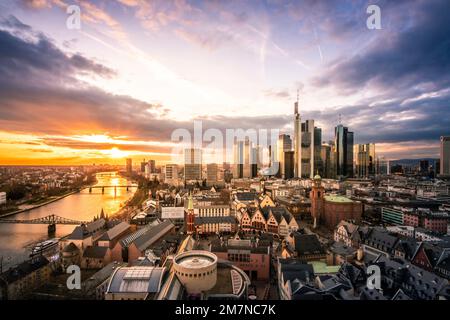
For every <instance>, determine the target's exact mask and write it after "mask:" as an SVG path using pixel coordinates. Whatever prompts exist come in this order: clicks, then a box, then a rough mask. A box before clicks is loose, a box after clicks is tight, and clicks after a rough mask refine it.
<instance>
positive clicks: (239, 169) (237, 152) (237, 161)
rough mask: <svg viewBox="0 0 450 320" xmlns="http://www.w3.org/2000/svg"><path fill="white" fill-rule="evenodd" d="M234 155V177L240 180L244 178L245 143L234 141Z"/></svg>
mask: <svg viewBox="0 0 450 320" xmlns="http://www.w3.org/2000/svg"><path fill="white" fill-rule="evenodd" d="M233 153H234V164H233V166H234V170H233V177H234V178H235V179H240V178H243V177H244V142H243V141H237V140H235V141H234V147H233Z"/></svg>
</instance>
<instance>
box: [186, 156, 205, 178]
mask: <svg viewBox="0 0 450 320" xmlns="http://www.w3.org/2000/svg"><path fill="white" fill-rule="evenodd" d="M201 179H202V150H200V149H193V148H191V149H185V150H184V180H185V181H190V180H201Z"/></svg>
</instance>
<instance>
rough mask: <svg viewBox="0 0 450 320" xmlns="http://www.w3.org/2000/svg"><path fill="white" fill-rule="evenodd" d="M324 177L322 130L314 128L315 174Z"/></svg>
mask: <svg viewBox="0 0 450 320" xmlns="http://www.w3.org/2000/svg"><path fill="white" fill-rule="evenodd" d="M316 172H318V173H319V175H321V176H322V177H323V176H324V169H323V161H322V129H321V128H318V127H314V172H313V173H314V174H316Z"/></svg>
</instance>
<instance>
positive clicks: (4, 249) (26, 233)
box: [0, 173, 136, 270]
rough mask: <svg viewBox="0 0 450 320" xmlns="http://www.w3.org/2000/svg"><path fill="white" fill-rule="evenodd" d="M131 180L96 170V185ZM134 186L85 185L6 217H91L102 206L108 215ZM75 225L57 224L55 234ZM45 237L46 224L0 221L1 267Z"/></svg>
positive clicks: (20, 258) (25, 254)
mask: <svg viewBox="0 0 450 320" xmlns="http://www.w3.org/2000/svg"><path fill="white" fill-rule="evenodd" d="M130 184H132V183H131V181H128V180H127V179H125V178H123V177H121V176H119V175H118V174H116V173H106V174H105V173H99V174H97V184H96V185H107V186H120V185H130ZM135 191H136V188H135V187H133V188H130V189H129V190H128V191H127V189H126V188H117V189H116V193H115V192H114V188H105V192H104V194H103V193H102V189H95V188H94V189H92V192H91V193H90V192H89V189H84V190H82V191H81V192H79V193H75V194H72V195H69V196H67V197H65V198H62V199H60V200H58V201H55V202H52V203H49V204H47V205H44V206H42V207H39V208H35V209H32V210H30V211H26V212H22V213H19V214H17V215H14V216H10V217H8V219H20V220H28V219H35V218H40V217H45V216H48V215H50V214H55V215H58V216H61V217H65V218H70V219H74V220H80V221H90V220H92V219H93V218H94V216H97V215H100V212H101V210H102V209H103V210H104V212H105V214H109V215H110V216H111V215H113V214H114V213H116V212H117V211H118V210H119V209H120V208H121V206H123V205H124V203H125V202H126V201H127V200H128V199H129V198H131V197H132V196H133V194H134V192H135ZM74 228H75V226H72V225H57V226H56V235H55V237H57V238H61V237H63V236H65V235H67V234H70V233H71V232H72V230H73V229H74ZM46 239H48V235H47V225H33V224H0V258H1V257H3V270H5V269H6V268H7V267H8V266H11V265H14V264H17V263H19V262H21V261H23V260H25V259H27V258H28V255H29V253H30V249H31V247H32V246H33V245H34V244H35V243H36V242H39V241H43V240H46Z"/></svg>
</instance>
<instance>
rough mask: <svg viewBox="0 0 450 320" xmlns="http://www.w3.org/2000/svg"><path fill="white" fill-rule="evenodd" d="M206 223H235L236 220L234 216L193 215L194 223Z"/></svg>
mask: <svg viewBox="0 0 450 320" xmlns="http://www.w3.org/2000/svg"><path fill="white" fill-rule="evenodd" d="M208 223H237V220H236V218H235V217H232V216H217V217H195V224H196V225H201V224H208Z"/></svg>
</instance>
